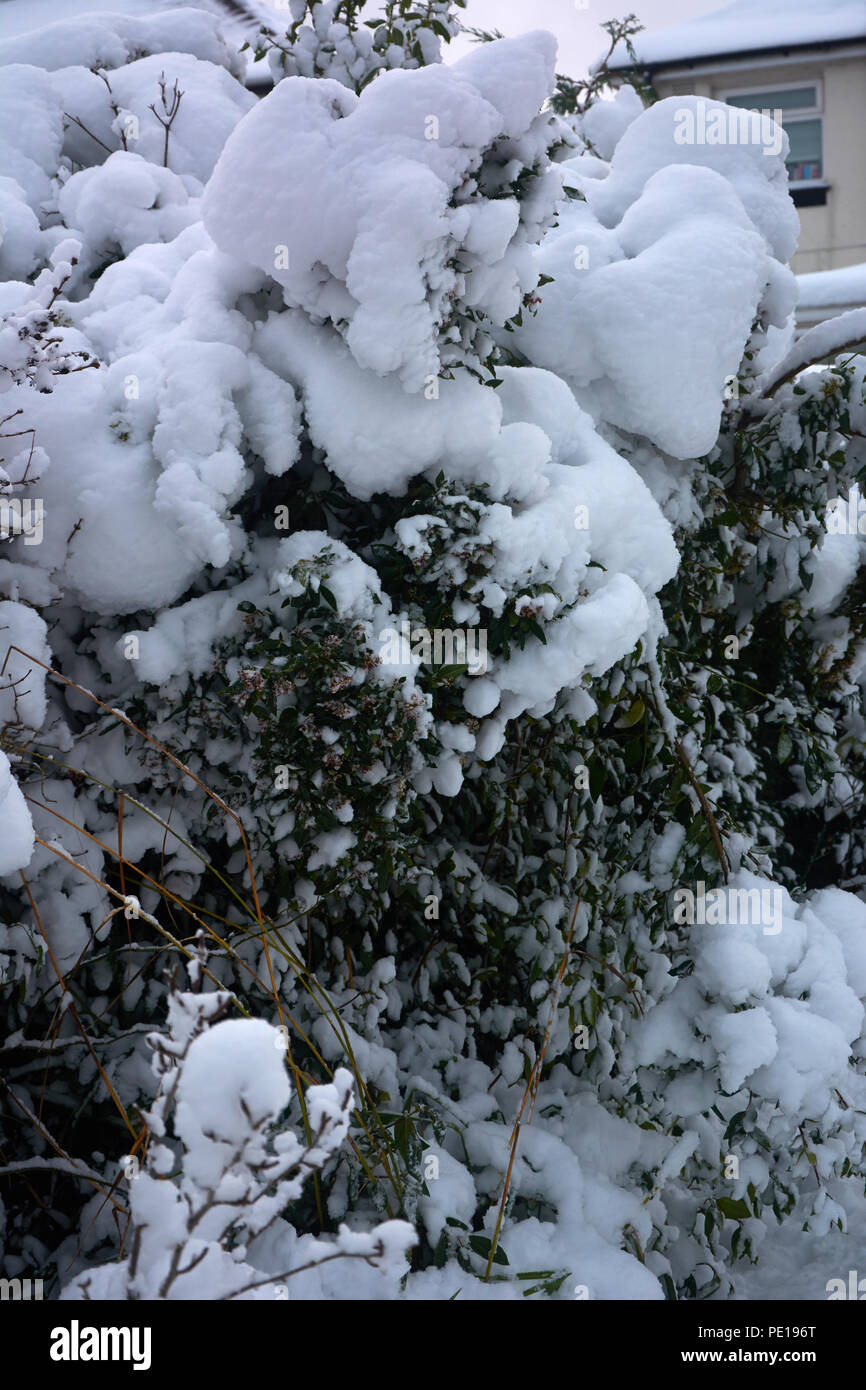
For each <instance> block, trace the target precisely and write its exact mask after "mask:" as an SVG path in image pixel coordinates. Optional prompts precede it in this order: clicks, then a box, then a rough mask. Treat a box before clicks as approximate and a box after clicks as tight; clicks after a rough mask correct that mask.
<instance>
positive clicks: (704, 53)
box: [610, 0, 866, 68]
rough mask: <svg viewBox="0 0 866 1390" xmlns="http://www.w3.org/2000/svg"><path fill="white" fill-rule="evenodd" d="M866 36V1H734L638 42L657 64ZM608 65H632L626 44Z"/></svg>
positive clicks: (644, 59) (646, 58) (644, 56)
mask: <svg viewBox="0 0 866 1390" xmlns="http://www.w3.org/2000/svg"><path fill="white" fill-rule="evenodd" d="M864 38H866V0H733V4H730V5H725V6H724V7H723V8H721V9H718V10H713V11H711V12H710V13H709V14H704V15H699V16H698V17H697V18H696V19H688V20H685V21H684V22H683V23H681V24H671V25H668V26H667V27H666V28H664V29H657V30H650V31H649V32H646V33H641V34H638V35H637V37H636V39H635V40H634V47H635V51H636V53H637V56H638V61H639V62H640V63H641V64H642V65H645V66H647V67H658V66H660V65H661V64H668V63H685V62H693V61H695V60H696V59H702V58H703V59H705V58H712V57H721V56H722V55H723V54H725V55H727V54H732V53H754V52H760V51H761V50H762V49H763V50H766V49H780V48H782V49H788V48H803V47H808V46H811V45H814V44H824V43H840V42H844V41H846V40H852V39H855V40H856V39H864ZM610 66H611V67H620V68H623V67H629V66H631V60H630V59H629V56H628V53H627V52H626V50H625V45H624V44H620V45H618V47H617V49H616V50H615V53H614V56H613V58H612V60H611V63H610Z"/></svg>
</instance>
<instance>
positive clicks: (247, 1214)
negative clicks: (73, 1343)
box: [62, 950, 416, 1300]
mask: <svg viewBox="0 0 866 1390" xmlns="http://www.w3.org/2000/svg"><path fill="white" fill-rule="evenodd" d="M202 957H204V958H205V959H206V952H204V951H203V950H201V951H200V952H199V955H198V957H197V959H196V960H195V961H194V962H193V967H192V973H193V979H194V981H195V982H196V984H200V982H201V966H202V964H203V960H202ZM229 1003H230V995H228V994H227V993H225V992H221V991H217V992H215V993H211V994H201V993H196V992H193V993H186V994H182V993H179V992H177V991H175V990H172V993H171V994H170V996H169V1002H168V1031H167V1034H166V1035H162V1034H159V1033H156V1034H152V1035H151V1036H149V1038H148V1042H149V1044H150V1046H151V1047H152V1048H153V1049H154V1054H155V1055H154V1071H155V1073H156V1075H157V1077H158V1078H159V1089H158V1091H157V1095H156V1099H155V1101H154V1104H153V1106H152V1108H151V1110H150V1112H149V1114H148V1116H147V1121H148V1129H149V1132H150V1135H151V1143H150V1146H149V1149H148V1153H147V1161H146V1163H145V1164H144V1165H143V1166H142V1164H141V1161H140V1160H139V1158H138V1157H137V1156H136V1155H135V1154H132V1153H131V1154H129V1155H127V1156H126V1157H125V1158H124V1159H123V1160H122V1164H123V1171H124V1175H125V1177H126V1180H127V1182H128V1185H129V1223H130V1231H129V1233H128V1237H127V1245H128V1248H129V1251H130V1253H129V1257H128V1259H126V1260H122V1261H120V1262H119V1263H117V1264H110V1265H103V1266H101V1267H100V1268H98V1269H95V1270H92V1271H90V1272H89V1273H87V1274H83V1275H80V1276H79V1277H78V1279H76V1280H74V1281H73V1282H72V1284H70V1285H68V1286H67V1288H66V1289H64V1291H63V1295H62V1297H64V1298H66V1299H74V1298H84V1299H103V1298H110V1299H118V1298H120V1299H148V1300H153V1299H200V1298H207V1299H216V1298H219V1299H225V1298H243V1297H245V1296H249V1297H252V1298H259V1299H262V1298H265V1299H267V1298H270V1299H273V1298H275V1297H277V1298H279V1297H280V1296H281V1295H282V1293H283V1290H284V1285H283V1284H282V1281H283V1280H286V1279H290V1278H295V1277H297V1275H298V1274H301V1273H306V1272H307V1271H310V1270H314V1269H316V1268H317V1267H318V1266H319V1265H322V1264H327V1263H329V1262H330V1261H331V1260H335V1259H356V1260H357V1259H360V1260H364V1261H365V1262H366V1263H367V1265H368V1266H369V1267H370V1268H373V1269H377V1270H381V1271H388V1270H394V1271H398V1272H399V1273H402V1272H403V1269H405V1260H404V1258H403V1257H404V1255H405V1252H406V1250H407V1249H409V1248H410V1247H411V1246H412V1245H414V1243H415V1240H416V1236H415V1232H414V1231H413V1229H412V1227H411V1226H410V1225H408V1223H407V1222H405V1221H390V1222H384V1223H383V1224H381V1225H380V1226H377V1227H376V1228H375V1229H374V1230H372V1231H371V1232H369V1233H368V1234H361V1233H359V1232H352V1231H350V1230H349V1229H348V1227H341V1229H340V1231H339V1234H338V1235H337V1238H336V1239H335V1240H315V1239H314V1238H313V1237H312V1236H306V1237H300V1238H299V1237H298V1235H297V1233H296V1232H295V1231H294V1229H293V1228H292V1227H291V1226H289V1225H288V1223H287V1222H286V1221H284V1220H283V1218H282V1213H283V1212H284V1211H285V1210H286V1208H287V1206H288V1205H289V1204H290V1203H291V1202H292V1201H293V1200H294V1199H295V1198H297V1197H298V1195H299V1194H300V1192H301V1190H302V1187H303V1184H304V1181H305V1179H306V1178H307V1177H308V1176H309V1175H310V1174H311V1173H316V1172H318V1171H319V1170H320V1169H321V1168H322V1167H323V1166H324V1165H325V1164H326V1163H327V1161H328V1160H329V1159H330V1158H331V1156H332V1155H333V1154H334V1153H335V1151H336V1150H337V1149H338V1148H339V1146H340V1144H341V1143H342V1142H343V1141H344V1139H345V1137H346V1134H347V1132H348V1128H349V1116H350V1114H351V1111H352V1106H353V1096H352V1077H351V1075H350V1074H349V1072H347V1071H344V1070H338V1071H337V1072H336V1073H335V1075H334V1080H333V1082H332V1083H331V1084H330V1085H327V1086H310V1087H309V1088H308V1090H307V1093H306V1096H305V1104H304V1114H305V1120H306V1127H307V1132H308V1134H309V1135H310V1139H309V1141H308V1142H307V1143H302V1142H301V1141H300V1140H299V1139H298V1138H297V1137H296V1135H295V1134H293V1133H292V1132H291V1131H290V1130H285V1129H280V1127H279V1125H278V1123H277V1122H278V1120H279V1117H280V1115H281V1113H282V1112H283V1111H284V1110H285V1109H286V1107H287V1104H288V1100H289V1094H290V1086H289V1080H288V1077H287V1075H286V1067H285V1043H284V1035H283V1034H282V1033H281V1032H280V1031H279V1030H278V1029H276V1028H273V1027H272V1026H271V1025H270V1024H268V1023H264V1022H262V1021H261V1020H258V1019H249V1018H234V1019H225V1020H223V1021H222V1022H218V1021H217V1020H219V1019H220V1017H221V1015H222V1014H224V1013H225V1012H226V1010H227V1009H228V1007H229ZM93 1206H94V1210H95V1214H96V1215H98V1214H99V1212H100V1202H99V1199H95V1201H94V1203H93ZM266 1232H267V1233H268V1235H269V1239H268V1242H267V1247H266V1248H267V1262H269V1263H270V1264H271V1265H273V1263H274V1262H276V1263H277V1264H280V1263H282V1264H283V1266H284V1268H282V1269H281V1270H279V1272H278V1273H274V1272H272V1273H271V1275H270V1276H268V1275H266V1274H264V1273H263V1272H262V1269H261V1268H260V1267H259V1266H257V1265H256V1263H255V1258H256V1256H255V1253H254V1252H255V1251H256V1250H257V1249H261V1248H262V1238H263V1237H264V1235H265V1233H266Z"/></svg>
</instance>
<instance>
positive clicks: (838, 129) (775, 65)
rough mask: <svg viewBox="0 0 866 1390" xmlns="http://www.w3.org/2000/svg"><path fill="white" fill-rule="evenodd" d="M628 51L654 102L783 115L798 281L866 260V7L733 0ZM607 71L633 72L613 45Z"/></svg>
mask: <svg viewBox="0 0 866 1390" xmlns="http://www.w3.org/2000/svg"><path fill="white" fill-rule="evenodd" d="M634 47H635V51H636V54H637V59H638V63H637V67H638V68H639V70H641V71H642V72H643V73H644V74H645V75H646V76H647V77H648V78H649V80H650V81H651V82H652V84H653V86H654V87H655V90H656V91H657V92H658V94H659V96H660V97H670V96H680V95H686V94H693V95H695V96H703V97H707V98H712V99H714V100H717V101H724V102H727V103H728V104H729V105H731V106H738V107H746V108H750V109H753V110H760V111H777V110H780V111H781V113H782V124H783V125H784V127H785V130H786V131H787V133H788V139H789V141H790V152H789V155H788V160H787V164H788V178H789V181H790V189H791V195H792V197H793V199H794V202H795V204H796V205H797V207H798V209H799V213H800V225H801V229H802V230H801V235H800V244H799V248H798V250H797V253H796V255H795V256H794V258H793V261H792V262H791V264H792V268H793V269H794V270H795V271H796V272H797V273H798V274H803V273H806V272H818V271H832V270H837V269H841V268H844V267H847V266H854V265H857V264H858V263H862V262H864V261H866V0H734V3H733V4H729V5H727V6H725V7H724V8H722V9H719V10H714V11H713V12H711V13H709V14H705V15H701V16H699V17H698V18H695V19H690V20H686V21H684V22H683V23H680V24H674V25H671V26H669V27H667V28H664V29H658V30H655V31H648V32H644V33H640V34H638V35H637V36H636V38H635V40H634ZM610 66H611V68H612V69H613V70H619V71H621V72H622V71H626V70H629V69H633V68H634V66H635V65H634V64H633V63H632V62H631V60H630V59H629V56H628V54H627V53H626V52H625V50H624V48H622V47H620V48H618V49H617V50H616V52H615V53H614V55H613V59H612V61H611V64H610ZM861 302H862V301H861ZM818 307H820V306H812V308H813V310H814V309H816V308H818ZM835 312H839V310H838V309H837V310H835ZM818 317H820V314H818ZM813 321H814V319H813Z"/></svg>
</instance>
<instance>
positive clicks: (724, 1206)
mask: <svg viewBox="0 0 866 1390" xmlns="http://www.w3.org/2000/svg"><path fill="white" fill-rule="evenodd" d="M716 1206H717V1207H718V1209H719V1211H720V1212H721V1213H722V1215H723V1216H728V1217H730V1219H731V1220H732V1221H747V1220H748V1218H749V1217H750V1216H751V1215H752V1213H751V1212H750V1211H749V1208H748V1207H747V1206H746V1203H745V1202H744V1201H743V1200H742V1199H741V1198H740V1199H735V1198H733V1197H717V1198H716Z"/></svg>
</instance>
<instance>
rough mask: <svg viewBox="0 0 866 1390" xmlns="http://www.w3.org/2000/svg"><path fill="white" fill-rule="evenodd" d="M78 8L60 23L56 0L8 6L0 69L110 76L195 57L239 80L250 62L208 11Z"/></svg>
mask: <svg viewBox="0 0 866 1390" xmlns="http://www.w3.org/2000/svg"><path fill="white" fill-rule="evenodd" d="M65 3H66V0H64V7H65ZM73 4H75V6H76V9H77V13H76V14H75V15H74V16H73V17H70V18H68V19H61V20H58V19H57V13H58V6H57V4H56V3H55V0H4V4H3V26H4V32H3V35H2V36H0V66H4V65H5V64H7V63H32V64H33V65H34V66H35V67H40V68H45V69H46V70H47V71H49V72H53V71H56V70H57V69H60V68H69V67H73V66H75V67H82V68H90V69H92V70H93V71H95V70H96V69H97V68H107V69H109V70H111V69H119V68H120V67H121V66H122V65H123V64H124V63H128V62H129V60H130V58H131V57H133V56H134V55H135V56H137V55H139V54H142V53H191V54H193V55H194V56H196V57H198V58H201V59H202V60H203V61H205V62H209V63H218V64H220V65H221V66H223V67H225V68H227V69H228V70H229V71H230V72H232V73H233V74H234V75H235V76H236V77H241V76H242V75H243V72H244V67H245V61H246V60H245V58H244V57H243V56H242V55H240V54H238V53H237V51H236V50H235V49H234V48H232V47H230V46H229V45H228V44H227V43H226V42H225V41H224V40H223V39H222V38H221V36H220V24H219V20H218V18H217V16H216V15H212V14H206V13H205V12H204V10H203V9H192V8H184V9H164V10H162V11H158V12H157V13H156V14H153V13H151V12H148V13H147V14H143V13H142V10H143V6H142V4H141V2H140V0H113V3H112V5H111V8H110V9H102V8H100V7H98V6H94V7H92V8H91V7H90V6H89V5H82V4H81V3H80V0H73ZM7 15H8V23H9V27H8V29H7V28H6V25H7ZM25 25H26V27H25ZM31 26H32V27H31Z"/></svg>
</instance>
